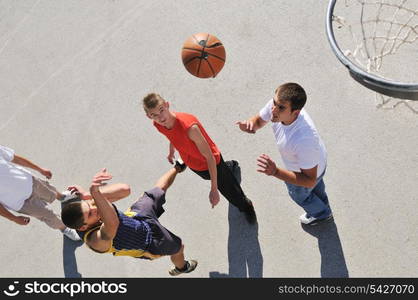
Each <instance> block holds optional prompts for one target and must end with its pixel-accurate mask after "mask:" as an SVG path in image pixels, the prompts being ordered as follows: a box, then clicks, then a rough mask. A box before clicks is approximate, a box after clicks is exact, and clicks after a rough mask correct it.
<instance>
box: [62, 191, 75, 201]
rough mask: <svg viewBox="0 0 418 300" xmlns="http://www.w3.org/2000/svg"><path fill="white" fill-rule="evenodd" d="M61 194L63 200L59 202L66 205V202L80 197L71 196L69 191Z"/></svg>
mask: <svg viewBox="0 0 418 300" xmlns="http://www.w3.org/2000/svg"><path fill="white" fill-rule="evenodd" d="M61 194H62V197H61V199H59V201H61V203H66V202H69V201H70V200H73V199H76V198H78V195H76V194H71V192H70V191H68V190H66V191H63V192H62V193H61Z"/></svg>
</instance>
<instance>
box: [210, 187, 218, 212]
mask: <svg viewBox="0 0 418 300" xmlns="http://www.w3.org/2000/svg"><path fill="white" fill-rule="evenodd" d="M219 200H220V197H219V192H218V190H211V191H210V193H209V202H210V204H211V205H212V208H214V207H215V206H216V205H217V204H218V203H219Z"/></svg>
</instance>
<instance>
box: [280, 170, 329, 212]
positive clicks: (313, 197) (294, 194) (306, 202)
mask: <svg viewBox="0 0 418 300" xmlns="http://www.w3.org/2000/svg"><path fill="white" fill-rule="evenodd" d="M324 175H325V171H324V173H322V175H321V176H319V177H318V179H317V180H316V184H315V186H314V187H313V188H307V187H303V186H299V185H294V184H291V183H288V182H285V183H286V186H287V190H288V192H289V195H290V198H292V200H293V201H295V202H296V204H298V205H299V206H300V207H302V208H303V209H304V210H305V211H306V215H307V217H308V218H309V217H314V218H318V219H322V218H326V217H328V216H329V215H330V214H331V208H330V206H329V203H328V196H327V193H326V192H325V184H324V180H323V177H324Z"/></svg>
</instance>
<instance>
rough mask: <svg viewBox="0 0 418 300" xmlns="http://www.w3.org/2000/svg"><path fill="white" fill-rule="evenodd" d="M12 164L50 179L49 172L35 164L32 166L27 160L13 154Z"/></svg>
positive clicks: (50, 174)
mask: <svg viewBox="0 0 418 300" xmlns="http://www.w3.org/2000/svg"><path fill="white" fill-rule="evenodd" d="M12 163H15V164H17V165H20V166H22V167H27V168H31V169H32V170H35V171H38V172H39V173H41V174H42V175H44V176H46V177H47V178H48V179H49V178H51V177H52V173H51V171H50V170H48V169H44V168H41V167H40V166H38V165H37V164H34V163H33V162H31V161H30V160H28V159H26V158H24V157H22V156H19V155H16V154H15V155H14V157H13V160H12Z"/></svg>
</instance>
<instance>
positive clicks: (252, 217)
mask: <svg viewBox="0 0 418 300" xmlns="http://www.w3.org/2000/svg"><path fill="white" fill-rule="evenodd" d="M247 201H248V202H249V204H250V207H249V208H248V209H247V211H245V212H244V213H245V218H246V219H247V222H248V223H250V224H254V223H255V222H257V216H256V214H255V210H254V205H253V203H252V202H251V200H250V199H248V198H247Z"/></svg>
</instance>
